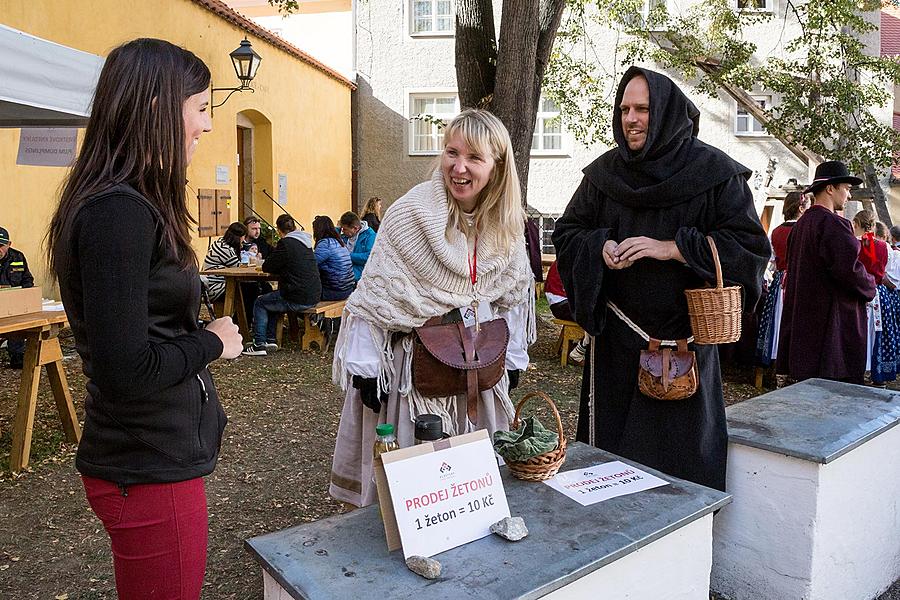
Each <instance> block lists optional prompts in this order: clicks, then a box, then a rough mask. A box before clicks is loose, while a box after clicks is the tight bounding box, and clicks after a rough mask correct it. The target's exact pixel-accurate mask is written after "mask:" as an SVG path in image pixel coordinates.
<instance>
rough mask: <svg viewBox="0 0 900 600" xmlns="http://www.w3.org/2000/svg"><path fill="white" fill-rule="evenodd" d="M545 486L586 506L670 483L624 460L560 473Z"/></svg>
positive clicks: (546, 482)
mask: <svg viewBox="0 0 900 600" xmlns="http://www.w3.org/2000/svg"><path fill="white" fill-rule="evenodd" d="M544 483H545V484H547V485H549V486H550V487H552V488H553V489H554V490H556V491H558V492H561V493H563V494H565V495H566V496H568V497H569V498H571V499H572V500H575V501H576V502H578V503H579V504H581V505H582V506H588V505H591V504H595V503H597V502H602V501H603V500H609V499H610V498H615V497H617V496H624V495H626V494H633V493H635V492H642V491H644V490H649V489H651V488H655V487H659V486H662V485H668V482H667V481H664V480H662V479H660V478H659V477H656V476H655V475H651V474H650V473H647V472H646V471H642V470H640V469H638V468H637V467H632V466H631V465H626V464H625V463H623V462H622V461H620V460H616V461H613V462H608V463H603V464H599V465H594V466H593V467H588V468H586V469H576V470H573V471H565V472H563V473H557V474H556V477H554V478H552V479H548V480H547V481H545V482H544Z"/></svg>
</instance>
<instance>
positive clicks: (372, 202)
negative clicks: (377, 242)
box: [362, 196, 381, 233]
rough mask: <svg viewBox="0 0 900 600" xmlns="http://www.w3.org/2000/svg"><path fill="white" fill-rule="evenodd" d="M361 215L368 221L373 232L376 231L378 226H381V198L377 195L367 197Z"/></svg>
mask: <svg viewBox="0 0 900 600" xmlns="http://www.w3.org/2000/svg"><path fill="white" fill-rule="evenodd" d="M362 215H363V216H362V220H363V221H365V222H366V223H368V224H369V227H370V228H371V229H372V230H373V231H374V232H375V233H378V228H379V227H380V226H381V198H379V197H378V196H372V197H371V198H369V201H368V202H366V207H365V208H364V209H363V212H362Z"/></svg>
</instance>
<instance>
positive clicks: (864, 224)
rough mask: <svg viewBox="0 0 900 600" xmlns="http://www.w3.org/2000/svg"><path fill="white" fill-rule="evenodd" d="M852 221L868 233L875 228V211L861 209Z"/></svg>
mask: <svg viewBox="0 0 900 600" xmlns="http://www.w3.org/2000/svg"><path fill="white" fill-rule="evenodd" d="M853 222H854V223H856V224H857V225H858V226H859V228H860V229H862V230H863V231H865V232H866V233H868V232H870V231H872V230H873V229H874V228H875V213H873V212H872V211H871V210H861V211H859V212H858V213H856V215H855V216H854V217H853Z"/></svg>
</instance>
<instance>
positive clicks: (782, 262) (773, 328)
mask: <svg viewBox="0 0 900 600" xmlns="http://www.w3.org/2000/svg"><path fill="white" fill-rule="evenodd" d="M807 208H809V198H808V197H807V196H806V195H805V194H802V193H800V192H788V193H787V195H786V196H785V198H784V206H783V207H782V211H781V214H782V215H784V222H783V223H782V224H781V225H779V226H778V227H776V228H775V229H773V230H772V235H771V236H770V237H771V238H772V263H773V264H774V266H775V272H774V274H773V276H772V281H771V282H770V283H769V289H768V293H767V295H766V300H765V303H764V304H763V309H762V312H761V313H760V316H759V334H758V337H757V339H756V361H757V364H759V365H761V366H764V367H768V366H769V365H771V364H772V363H774V362H775V357H776V355H777V354H778V330H779V328H780V325H781V310H782V305H783V302H784V277H785V275H786V274H787V248H788V235H789V234H790V233H791V228H793V226H794V223H796V222H797V219H799V218H800V216H801V215H802V214H803V213H804V212H806V209H807Z"/></svg>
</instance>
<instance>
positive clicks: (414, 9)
mask: <svg viewBox="0 0 900 600" xmlns="http://www.w3.org/2000/svg"><path fill="white" fill-rule="evenodd" d="M410 15H411V17H412V19H411V20H412V27H411V32H412V33H413V34H417V33H418V34H428V33H433V34H452V33H453V19H454V14H453V6H452V4H451V0H412V5H411V10H410Z"/></svg>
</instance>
